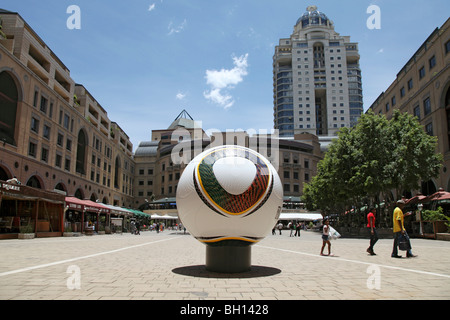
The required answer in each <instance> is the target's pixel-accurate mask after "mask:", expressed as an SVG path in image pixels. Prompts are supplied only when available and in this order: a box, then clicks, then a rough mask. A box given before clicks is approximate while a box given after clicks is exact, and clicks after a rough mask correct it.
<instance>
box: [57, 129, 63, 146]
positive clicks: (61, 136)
mask: <svg viewBox="0 0 450 320" xmlns="http://www.w3.org/2000/svg"><path fill="white" fill-rule="evenodd" d="M63 143H64V135H63V134H62V133H59V132H58V137H57V138H56V144H57V145H58V146H60V147H62V146H63Z"/></svg>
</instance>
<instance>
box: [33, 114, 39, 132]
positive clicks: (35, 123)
mask: <svg viewBox="0 0 450 320" xmlns="http://www.w3.org/2000/svg"><path fill="white" fill-rule="evenodd" d="M31 131H34V132H36V133H39V120H38V119H36V118H34V117H31Z"/></svg>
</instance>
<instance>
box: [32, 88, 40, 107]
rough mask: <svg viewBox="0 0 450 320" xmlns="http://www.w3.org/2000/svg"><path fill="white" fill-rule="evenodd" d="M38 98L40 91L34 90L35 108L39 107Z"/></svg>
mask: <svg viewBox="0 0 450 320" xmlns="http://www.w3.org/2000/svg"><path fill="white" fill-rule="evenodd" d="M38 99H39V91H38V90H34V98H33V107H35V108H37V104H38Z"/></svg>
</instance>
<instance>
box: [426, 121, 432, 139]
mask: <svg viewBox="0 0 450 320" xmlns="http://www.w3.org/2000/svg"><path fill="white" fill-rule="evenodd" d="M425 132H426V133H427V134H429V135H430V136H432V135H433V123H432V122H430V123H429V124H427V125H426V126H425Z"/></svg>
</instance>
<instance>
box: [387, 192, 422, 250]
mask: <svg viewBox="0 0 450 320" xmlns="http://www.w3.org/2000/svg"><path fill="white" fill-rule="evenodd" d="M404 207H405V201H403V200H398V201H397V207H396V208H395V209H394V214H393V228H392V229H393V231H394V247H393V248H392V254H391V257H392V258H401V257H402V256H400V255H398V244H399V240H400V238H401V237H402V236H405V237H406V239H407V241H408V249H407V250H406V257H407V258H413V257H417V256H416V255H414V254H413V253H412V251H411V242H410V241H409V237H408V234H407V233H406V230H405V225H404V221H403V219H404V217H405V216H409V215H411V212H408V213H406V214H405V215H404V214H403V211H402V210H403V208H404Z"/></svg>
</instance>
